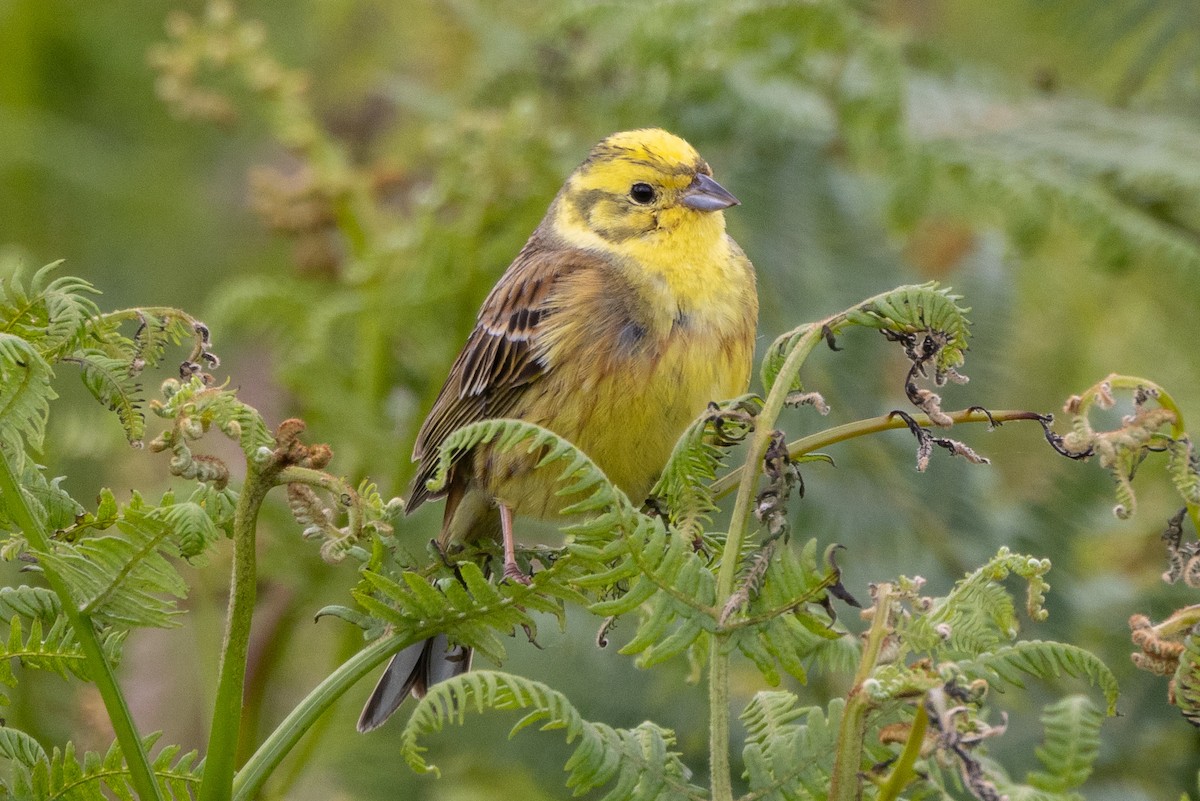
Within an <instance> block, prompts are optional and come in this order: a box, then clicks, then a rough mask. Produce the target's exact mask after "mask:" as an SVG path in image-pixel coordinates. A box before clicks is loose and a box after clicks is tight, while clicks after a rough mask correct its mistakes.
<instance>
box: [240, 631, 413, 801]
mask: <svg viewBox="0 0 1200 801" xmlns="http://www.w3.org/2000/svg"><path fill="white" fill-rule="evenodd" d="M425 636H426V634H425V633H419V634H418V633H414V634H410V635H409V636H408V637H381V638H380V639H378V640H376V641H375V642H373V643H371V644H370V645H368V646H367V647H366V648H364V649H362V650H361V651H359V652H358V653H356V654H355V655H354V656H352V657H350V658H349V659H348V660H346V661H345V662H343V663H342V664H341V666H340V667H338V669H337V670H335V671H333V673H330V674H329V676H327V677H326V678H325V680H324V681H322V682H321V683H320V684H318V685H317V686H316V688H315V689H313V691H312V692H310V693H309V694H308V696H307V697H305V699H304V700H303V701H301V702H300V703H299V704H298V705H297V706H296V708H295V709H293V710H292V711H291V712H290V713H289V714H288V716H287V717H286V718H284V719H283V722H281V723H280V724H279V725H278V726H277V727H276V728H275V730H274V731H273V732H271V734H270V736H268V737H267V739H266V740H265V741H264V742H263V744H262V745H260V746H259V747H258V750H257V751H255V752H254V754H253V755H252V756H251V757H250V759H248V760H247V761H246V764H245V765H244V766H243V767H242V769H241V770H240V771H238V775H237V779H236V780H235V781H234V782H233V794H232V798H233V801H250V799H252V798H255V797H256V796H257V795H258V793H259V791H260V790H261V789H262V786H263V784H264V783H265V782H266V780H267V778H268V777H269V776H270V775H271V774H272V773H273V772H274V771H275V769H276V768H277V767H278V766H279V763H280V762H282V761H283V759H284V757H286V756H287V755H288V753H289V752H290V751H291V750H292V748H293V747H295V745H296V743H298V742H299V741H300V738H301V737H303V736H304V734H305V732H307V731H308V729H309V728H310V727H311V726H312V725H313V723H315V722H316V720H317V718H319V717H320V716H321V715H322V714H324V712H325V711H326V710H327V709H328V708H329V707H330V706H332V705H333V702H334V701H336V700H337V699H338V698H340V697H341V695H342V693H344V692H345V691H346V690H347V689H349V688H350V687H351V686H353V685H354V684H355V683H356V682H357V681H358V680H359V679H361V678H363V677H364V676H366V675H367V674H369V673H370V672H371V671H373V670H374V669H375V668H376V667H378V666H379V665H380V664H382V663H383V661H384V660H385V659H387V658H389V657H391V656H392V655H393V654H395V653H397V652H398V651H400V650H401V649H402V648H407V647H408V646H409V645H412V644H413V643H415V642H417V641H418V640H421V639H423V638H424V637H425Z"/></svg>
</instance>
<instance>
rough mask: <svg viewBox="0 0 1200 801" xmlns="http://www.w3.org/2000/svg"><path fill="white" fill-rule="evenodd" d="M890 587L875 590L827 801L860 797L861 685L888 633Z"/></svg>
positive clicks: (864, 705) (865, 705)
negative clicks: (871, 613)
mask: <svg viewBox="0 0 1200 801" xmlns="http://www.w3.org/2000/svg"><path fill="white" fill-rule="evenodd" d="M891 611H892V585H891V584H880V585H879V586H878V587H877V588H876V590H875V615H874V617H872V618H871V628H870V629H868V630H867V641H866V643H865V644H864V645H863V653H862V659H860V660H859V663H858V671H857V672H856V673H855V674H854V686H853V687H852V688H851V689H850V694H849V695H848V696H847V697H846V709H845V711H844V712H843V713H842V725H841V727H840V728H839V729H838V736H837V745H836V749H837V750H836V751H835V753H834V757H833V774H832V776H831V777H830V783H829V801H857V799H859V798H860V797H861V788H860V787H859V782H860V779H859V776H858V772H859V768H860V766H861V765H862V752H863V738H864V737H865V736H866V731H867V712H868V710H869V708H870V703H871V701H870V698H869V697H868V696H867V695H866V693H865V692H864V691H863V682H865V681H866V680H867V679H869V678H870V677H871V673H872V672H873V671H874V670H875V663H876V662H877V661H878V660H879V652H880V650H881V649H882V648H883V643H884V640H886V639H887V635H888V633H889V632H890V631H891V628H890V626H889V622H890V619H891Z"/></svg>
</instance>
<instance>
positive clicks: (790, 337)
mask: <svg viewBox="0 0 1200 801" xmlns="http://www.w3.org/2000/svg"><path fill="white" fill-rule="evenodd" d="M820 327H821V324H820V323H805V324H804V325H802V326H800V327H798V328H793V329H792V330H791V331H788V332H787V333H786V334H781V335H780V336H779V337H777V338H776V339H775V341H774V342H772V343H771V346H770V347H769V348H767V353H766V355H765V356H763V360H762V366H761V367H760V368H759V376H760V377H761V379H762V384H763V390H764V391H765V392H768V393H769V392H770V391H771V388H772V387H773V386H775V379H777V378H778V377H779V371H780V370H782V369H783V364H784V362H786V361H787V357H788V354H789V353H791V352H792V350H793V349H794V348H795V347H796V345H797V344H798V343H799V342H800V340H801V339H803V338H804V337H805V336H808V335H809V334H812V333H813V332H814V331H815V330H818V329H819V328H820ZM802 389H804V384H803V383H802V382H801V381H800V376H799V375H795V376H793V377H792V385H791V386H790V387H789V388H788V391H789V392H799V391H801V390H802Z"/></svg>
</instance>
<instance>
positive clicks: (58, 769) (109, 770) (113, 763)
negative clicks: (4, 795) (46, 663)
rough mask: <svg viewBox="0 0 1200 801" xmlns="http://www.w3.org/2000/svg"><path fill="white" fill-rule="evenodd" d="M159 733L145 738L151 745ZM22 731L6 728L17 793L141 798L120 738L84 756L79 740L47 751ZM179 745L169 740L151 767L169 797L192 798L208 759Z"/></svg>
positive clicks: (1, 740) (5, 748)
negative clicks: (80, 753) (79, 754)
mask: <svg viewBox="0 0 1200 801" xmlns="http://www.w3.org/2000/svg"><path fill="white" fill-rule="evenodd" d="M158 739H159V735H158V734H151V735H149V736H148V737H145V738H144V739H143V741H142V742H143V747H144V748H145V750H146V751H149V750H150V749H151V748H152V747H153V746H154V744H155V743H156V742H157V741H158ZM31 741H32V738H30V737H29V736H28V735H24V734H22V733H20V732H14V731H12V730H9V729H0V756H4V757H7V758H8V759H10V760H11V762H10V772H9V778H8V780H7V781H5V782H3V783H2V784H3V786H4V788H5V789H6V790H7V791H8V792H9V793H10V794H11V795H12V797H14V798H22V799H34V800H35V801H59V800H60V799H61V801H109V799H111V798H114V797H115V798H119V799H130V800H131V799H133V798H136V792H135V788H134V786H133V782H132V780H131V778H130V773H129V769H128V767H127V766H126V765H125V759H124V755H123V753H122V751H121V748H120V746H118V745H117V744H116V743H113V745H112V746H111V747H110V748H109V749H108V751H107V752H105V753H104V754H99V753H96V752H92V751H88V752H85V753H84V754H83V759H82V761H80V759H79V758H78V757H77V756H76V751H75V746H74V745H73V744H72V743H67V745H66V747H65V748H63V749H62V750H59V749H58V748H55V749H54V751H53V752H52V753H51V754H49V755H48V756H47V754H46V752H45V751H44V750H42V749H41V748H40V746H37V744H36V743H35V742H31ZM180 750H181V749H180V748H179V746H174V745H172V746H166V747H164V748H163V749H162V750H161V751H160V752H159V754H158V756H156V757H155V758H154V760H153V762H152V763H151V766H150V767H151V770H152V772H153V774H154V778H155V780H156V781H157V783H158V786H159V789H160V791H161V792H162V795H163V798H164V799H169V801H191V799H193V798H194V797H195V794H196V791H197V790H198V788H199V785H200V779H201V775H202V772H203V762H202V761H199V762H198V761H197V759H196V757H197V753H196V752H195V751H190V752H187V753H185V754H183V755H182V756H180V753H179V752H180Z"/></svg>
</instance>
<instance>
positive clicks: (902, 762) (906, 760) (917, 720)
mask: <svg viewBox="0 0 1200 801" xmlns="http://www.w3.org/2000/svg"><path fill="white" fill-rule="evenodd" d="M928 728H929V713H928V712H926V711H925V697H924V696H922V697H921V700H920V701H919V702H918V703H917V714H916V716H915V717H913V722H912V728H911V729H909V730H908V740H907V741H906V742H905V743H904V750H903V751H902V752H901V753H900V758H899V759H897V760H896V763H895V765H893V766H892V772H891V774H890V775H889V776H888V778H887V781H886V782H885V783H884V785H883V787H882V788H881V789H880V790H879V797H878V798H877V799H876V801H896V799H897V798H899V797H900V793H901V792H903V791H904V788H905V787H907V786H908V785H910V784H911V783H912V782H913V780H914V779H916V778H917V771H916V769H915V767H914V766H915V765H916V764H917V758H918V757H920V756H921V746H922V745H924V744H925V732H926V730H927V729H928Z"/></svg>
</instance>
